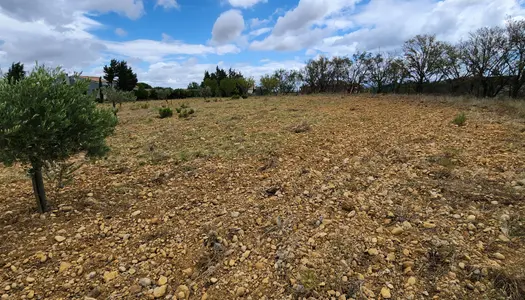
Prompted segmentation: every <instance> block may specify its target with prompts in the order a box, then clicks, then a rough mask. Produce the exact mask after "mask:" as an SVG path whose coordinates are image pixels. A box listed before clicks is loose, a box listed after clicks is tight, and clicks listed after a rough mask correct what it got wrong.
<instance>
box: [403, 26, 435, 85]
mask: <svg viewBox="0 0 525 300" xmlns="http://www.w3.org/2000/svg"><path fill="white" fill-rule="evenodd" d="M403 50H404V53H405V59H406V64H407V69H408V71H409V72H410V73H409V74H410V77H412V78H413V79H414V81H415V82H416V92H418V93H421V92H422V91H423V84H424V83H425V82H429V81H431V80H432V79H434V76H435V75H436V74H438V73H439V66H440V63H441V58H442V54H443V51H444V46H443V43H442V42H440V41H438V40H436V36H435V35H416V36H415V37H414V38H411V39H410V40H408V41H406V42H405V44H404V45H403Z"/></svg>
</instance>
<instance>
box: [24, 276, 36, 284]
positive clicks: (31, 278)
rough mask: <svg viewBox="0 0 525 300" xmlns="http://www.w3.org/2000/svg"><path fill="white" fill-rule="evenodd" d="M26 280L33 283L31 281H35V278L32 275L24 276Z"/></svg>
mask: <svg viewBox="0 0 525 300" xmlns="http://www.w3.org/2000/svg"><path fill="white" fill-rule="evenodd" d="M26 281H27V282H28V283H33V282H35V279H34V278H33V277H27V278H26Z"/></svg>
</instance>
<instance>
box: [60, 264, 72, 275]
mask: <svg viewBox="0 0 525 300" xmlns="http://www.w3.org/2000/svg"><path fill="white" fill-rule="evenodd" d="M69 268H71V264H70V263H68V262H65V261H63V262H61V263H60V266H59V267H58V272H59V273H63V272H65V271H67V270H68V269H69Z"/></svg>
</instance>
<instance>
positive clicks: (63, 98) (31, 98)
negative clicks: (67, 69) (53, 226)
mask: <svg viewBox="0 0 525 300" xmlns="http://www.w3.org/2000/svg"><path fill="white" fill-rule="evenodd" d="M88 86H89V82H87V81H86V80H80V79H79V78H77V80H75V81H74V82H73V83H70V82H69V80H68V77H67V75H66V74H65V73H64V72H63V71H62V70H61V69H60V68H57V69H47V68H45V67H44V66H39V65H37V66H36V67H35V68H34V69H33V71H32V72H31V73H30V74H29V75H28V76H26V78H25V79H23V80H21V81H19V82H16V83H15V84H8V83H7V82H6V81H5V80H4V81H0V162H2V163H3V164H4V165H6V166H11V165H13V164H15V163H19V164H20V165H22V166H24V167H26V168H27V169H28V173H29V175H30V176H31V179H32V182H33V191H34V194H35V198H36V201H37V205H38V210H39V211H40V212H45V211H46V210H47V200H46V194H45V190H44V182H43V178H42V167H44V165H45V164H46V163H48V162H57V161H64V160H66V159H67V158H69V157H70V156H72V155H74V154H76V153H81V152H84V153H86V155H87V156H90V157H97V156H102V155H104V154H105V153H106V152H107V151H108V150H109V148H108V146H107V145H106V142H105V139H106V137H108V136H109V135H110V134H112V133H113V131H114V128H115V126H116V124H117V119H116V118H115V117H114V116H113V115H112V113H111V111H110V110H107V109H102V108H99V107H97V105H96V102H95V96H94V95H88V93H87V91H88Z"/></svg>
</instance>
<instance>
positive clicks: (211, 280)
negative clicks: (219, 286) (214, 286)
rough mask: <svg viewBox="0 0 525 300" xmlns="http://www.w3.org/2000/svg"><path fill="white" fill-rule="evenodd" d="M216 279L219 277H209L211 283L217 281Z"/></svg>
mask: <svg viewBox="0 0 525 300" xmlns="http://www.w3.org/2000/svg"><path fill="white" fill-rule="evenodd" d="M217 281H219V279H217V278H215V277H212V278H210V282H211V283H217Z"/></svg>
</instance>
